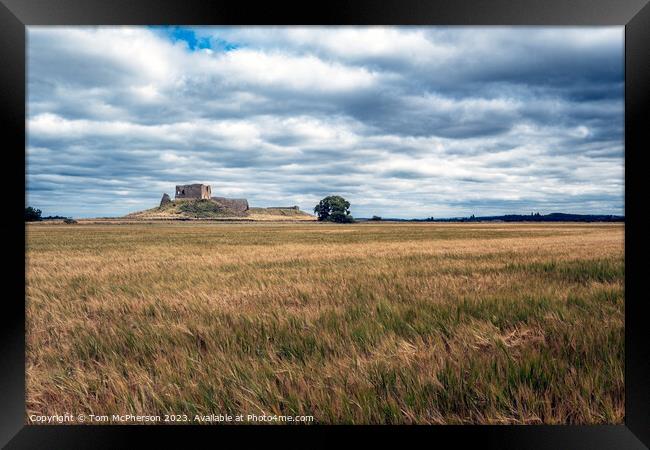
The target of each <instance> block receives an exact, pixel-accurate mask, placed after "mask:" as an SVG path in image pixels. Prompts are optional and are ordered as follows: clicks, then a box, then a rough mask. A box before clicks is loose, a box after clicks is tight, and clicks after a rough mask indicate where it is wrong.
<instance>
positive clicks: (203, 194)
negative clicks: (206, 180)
mask: <svg viewBox="0 0 650 450" xmlns="http://www.w3.org/2000/svg"><path fill="white" fill-rule="evenodd" d="M211 195H212V188H210V185H208V184H181V185H177V186H176V195H175V198H198V199H208V198H210V196H211Z"/></svg>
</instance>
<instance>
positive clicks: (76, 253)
mask: <svg viewBox="0 0 650 450" xmlns="http://www.w3.org/2000/svg"><path fill="white" fill-rule="evenodd" d="M26 233H27V260H26V273H27V279H26V284H27V299H26V308H27V310H26V326H27V350H26V352H27V353H26V376H27V379H26V384H27V393H26V397H27V414H28V415H30V414H63V413H65V412H68V413H72V414H78V413H86V414H90V413H93V414H109V415H110V414H127V413H133V414H187V415H190V416H194V415H195V414H278V415H311V416H313V417H314V422H313V423H352V424H384V423H397V424H410V423H421V424H474V423H476V424H479V423H480V424H537V423H547V424H558V423H561V424H596V423H598V424H600V423H621V422H622V421H623V414H624V377H623V375H624V366H623V361H624V345H623V344H624V328H623V324H624V320H623V319H624V274H625V267H624V245H623V244H624V226H623V225H622V224H480V223H471V224H467V223H466V224H431V223H428V224H427V223H418V224H398V223H378V224H370V223H365V224H352V225H333V224H329V225H327V224H320V223H306V224H300V223H296V224H273V223H246V224H237V223H192V222H189V223H188V222H183V223H152V224H147V223H142V224H133V223H132V224H128V225H127V224H125V225H120V224H78V225H53V224H50V225H46V224H29V225H28V226H27V232H26Z"/></svg>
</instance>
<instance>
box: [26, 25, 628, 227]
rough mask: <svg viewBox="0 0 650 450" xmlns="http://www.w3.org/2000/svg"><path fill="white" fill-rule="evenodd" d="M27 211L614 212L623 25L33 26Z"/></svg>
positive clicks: (618, 190) (620, 173)
mask: <svg viewBox="0 0 650 450" xmlns="http://www.w3.org/2000/svg"><path fill="white" fill-rule="evenodd" d="M27 42H28V44H27V57H28V61H27V64H28V66H27V69H28V80H27V82H28V100H27V103H28V104H27V108H28V116H27V132H28V147H27V161H26V164H27V202H28V204H29V205H31V206H35V207H37V208H40V209H42V210H43V214H44V215H50V214H51V215H55V214H60V215H69V216H74V217H97V216H116V215H123V214H126V213H128V212H132V211H135V210H140V209H146V208H150V207H153V206H157V204H158V202H159V201H160V198H161V196H162V194H163V192H167V193H169V194H171V195H173V191H174V186H175V185H176V184H185V183H209V184H211V185H212V192H213V195H222V196H226V197H245V198H248V200H249V202H250V203H251V205H253V206H272V205H278V204H279V205H293V204H297V205H300V207H301V208H302V209H304V210H311V209H312V208H313V207H314V205H315V204H316V203H317V202H318V200H319V199H321V198H322V197H324V196H326V195H330V194H339V195H342V196H344V197H345V198H346V199H348V200H349V201H350V202H351V203H352V208H351V209H352V213H353V215H355V216H358V217H369V216H371V215H373V214H377V215H380V216H384V217H428V216H434V217H451V216H465V215H470V214H476V215H487V214H503V213H525V214H528V213H530V212H531V211H536V212H537V211H539V212H541V213H549V212H557V211H561V212H574V213H608V214H622V213H623V212H624V201H623V195H624V170H623V169H624V167H623V166H624V145H623V136H624V122H623V111H624V99H623V87H624V72H623V70H624V66H623V50H624V43H623V28H622V27H614V28H611V27H607V28H603V27H600V28H585V27H580V28H566V27H561V28H548V27H545V28H523V27H480V28H476V27H425V28H421V27H388V28H385V27H342V28H332V27H303V28H299V27H280V28H268V27H234V28H233V27H198V28H185V27H183V28H179V27H154V28H146V27H117V28H116V27H92V28H89V27H28V41H27Z"/></svg>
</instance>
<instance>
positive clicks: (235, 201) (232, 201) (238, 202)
mask: <svg viewBox="0 0 650 450" xmlns="http://www.w3.org/2000/svg"><path fill="white" fill-rule="evenodd" d="M174 199H175V200H212V201H213V202H216V203H218V204H220V205H221V206H223V207H224V208H227V209H229V210H231V211H234V212H239V213H243V212H246V211H248V209H249V206H248V200H246V199H245V198H226V197H212V188H211V187H210V185H209V184H200V183H199V184H179V185H176V195H175V197H174ZM168 203H171V199H170V198H169V195H167V194H163V197H162V200H161V201H160V206H161V207H162V206H164V205H166V204H168Z"/></svg>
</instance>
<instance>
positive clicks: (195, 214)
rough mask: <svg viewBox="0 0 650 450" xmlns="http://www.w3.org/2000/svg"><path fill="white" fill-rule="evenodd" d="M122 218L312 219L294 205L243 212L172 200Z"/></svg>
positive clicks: (203, 202) (197, 201)
mask: <svg viewBox="0 0 650 450" xmlns="http://www.w3.org/2000/svg"><path fill="white" fill-rule="evenodd" d="M124 218H125V219H143V220H200V219H204V220H205V219H211V220H253V221H276V220H282V221H293V220H299V221H309V220H316V218H315V217H314V216H312V215H311V214H308V213H306V212H304V211H301V210H300V209H299V208H298V207H297V206H292V207H275V208H255V207H253V208H248V209H246V210H245V211H242V210H239V209H235V208H232V207H230V206H229V204H228V203H227V202H220V201H218V200H215V199H175V200H170V201H169V202H167V203H164V204H161V205H160V206H158V207H155V208H151V209H147V210H144V211H137V212H133V213H130V214H127V215H126V216H125V217H124Z"/></svg>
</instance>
